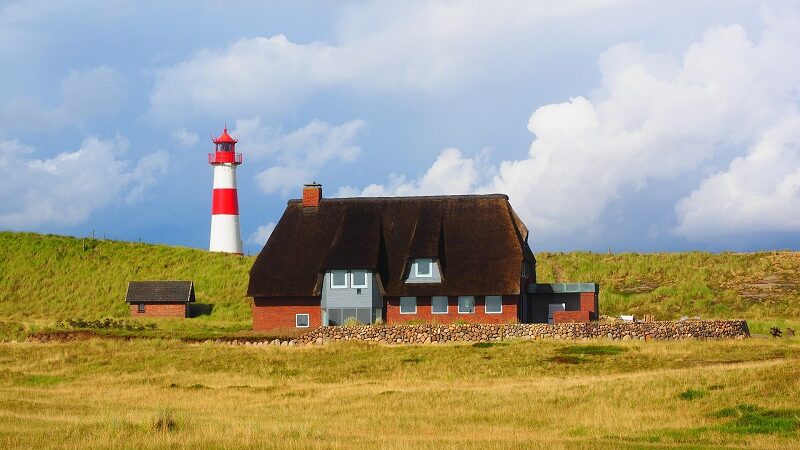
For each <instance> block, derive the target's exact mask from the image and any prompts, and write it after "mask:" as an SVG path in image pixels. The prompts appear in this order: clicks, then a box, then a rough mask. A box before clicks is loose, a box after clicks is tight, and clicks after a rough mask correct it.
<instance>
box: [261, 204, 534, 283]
mask: <svg viewBox="0 0 800 450" xmlns="http://www.w3.org/2000/svg"><path fill="white" fill-rule="evenodd" d="M527 238H528V229H527V228H526V227H525V225H524V224H523V223H522V221H521V220H519V218H518V217H517V215H516V214H515V213H514V211H513V209H512V208H511V205H510V204H509V202H508V197H507V196H505V195H500V194H492V195H457V196H437V197H380V198H368V197H362V198H342V199H337V198H331V199H323V200H321V202H320V204H319V206H318V207H304V206H303V205H302V202H301V201H300V200H290V201H289V203H288V204H287V206H286V211H284V213H283V216H282V217H281V219H280V221H279V222H278V224H277V225H276V227H275V230H274V231H273V232H272V235H271V236H270V238H269V240H268V241H267V243H266V245H265V246H264V248H263V250H261V253H260V254H259V255H258V258H257V259H256V262H255V264H253V267H252V268H251V269H250V284H249V286H248V289H247V295H249V296H251V297H293V296H316V295H320V294H321V289H322V278H323V275H324V273H325V271H327V270H330V269H369V270H372V271H374V272H376V273H377V274H379V276H380V281H381V285H382V288H383V292H382V294H383V295H386V296H403V295H414V296H421V295H493V294H500V295H512V294H519V292H520V270H521V268H522V262H523V260H527V261H530V262H533V261H534V257H533V253H532V252H531V250H530V248H529V247H528V244H527ZM419 257H432V258H436V259H438V260H439V263H440V266H441V269H442V282H441V283H431V284H427V283H419V284H407V283H405V278H406V275H407V272H408V269H409V264H410V260H411V259H413V258H419Z"/></svg>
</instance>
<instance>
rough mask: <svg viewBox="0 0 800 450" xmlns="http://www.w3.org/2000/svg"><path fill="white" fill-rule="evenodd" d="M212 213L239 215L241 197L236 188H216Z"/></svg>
mask: <svg viewBox="0 0 800 450" xmlns="http://www.w3.org/2000/svg"><path fill="white" fill-rule="evenodd" d="M211 214H234V215H239V198H238V195H237V194H236V189H214V197H213V199H212V202H211Z"/></svg>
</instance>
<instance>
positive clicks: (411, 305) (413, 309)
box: [400, 297, 417, 314]
mask: <svg viewBox="0 0 800 450" xmlns="http://www.w3.org/2000/svg"><path fill="white" fill-rule="evenodd" d="M416 313H417V297H400V314H416Z"/></svg>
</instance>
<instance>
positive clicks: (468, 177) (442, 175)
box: [336, 148, 493, 197]
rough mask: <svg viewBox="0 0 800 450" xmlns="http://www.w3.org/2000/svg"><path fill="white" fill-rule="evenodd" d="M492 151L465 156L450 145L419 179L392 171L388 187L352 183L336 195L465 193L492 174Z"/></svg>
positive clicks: (376, 195) (377, 195)
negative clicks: (360, 185) (490, 160)
mask: <svg viewBox="0 0 800 450" xmlns="http://www.w3.org/2000/svg"><path fill="white" fill-rule="evenodd" d="M489 153H490V152H489V150H488V149H485V150H483V151H482V152H481V153H480V154H479V155H477V156H476V157H475V158H465V157H464V156H463V155H462V154H461V151H460V150H458V149H456V148H448V149H445V150H442V152H441V154H439V157H438V158H436V161H434V163H433V165H431V167H430V168H428V170H427V171H426V172H425V173H424V174H422V175H421V176H420V177H418V178H416V179H411V180H409V179H408V178H406V177H405V176H404V175H398V174H391V175H389V183H388V184H387V185H386V186H384V185H380V184H371V185H369V186H367V187H365V188H364V189H363V190H361V191H359V190H358V189H356V188H354V187H352V186H344V187H342V188H340V189H339V191H338V192H337V193H336V196H337V197H348V196H353V195H363V196H370V197H383V196H394V195H407V196H412V195H435V194H440V195H442V194H444V195H446V194H463V193H466V192H470V191H473V190H475V189H476V188H475V186H476V185H477V184H478V182H479V181H480V180H484V179H487V178H489V177H490V175H491V173H492V171H493V168H491V167H489V166H488V158H489Z"/></svg>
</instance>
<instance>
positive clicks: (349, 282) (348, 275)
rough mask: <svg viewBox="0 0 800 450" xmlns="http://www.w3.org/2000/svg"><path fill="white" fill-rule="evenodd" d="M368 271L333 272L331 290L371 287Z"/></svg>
mask: <svg viewBox="0 0 800 450" xmlns="http://www.w3.org/2000/svg"><path fill="white" fill-rule="evenodd" d="M369 274H370V271H368V270H331V289H347V288H353V289H364V288H368V287H369Z"/></svg>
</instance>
